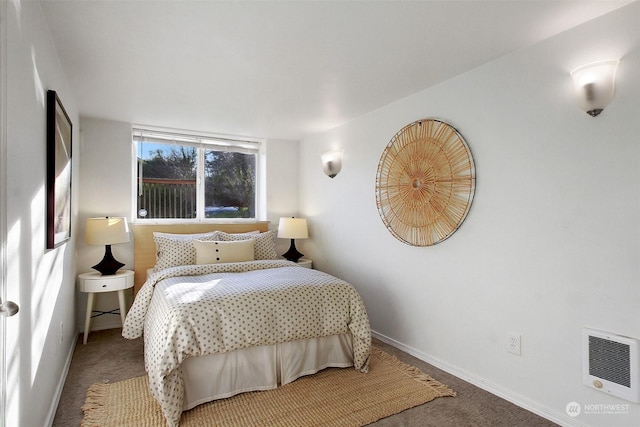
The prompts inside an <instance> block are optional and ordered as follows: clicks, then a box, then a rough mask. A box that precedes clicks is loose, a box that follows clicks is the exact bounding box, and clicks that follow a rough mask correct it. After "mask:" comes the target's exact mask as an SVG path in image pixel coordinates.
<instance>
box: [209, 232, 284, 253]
mask: <svg viewBox="0 0 640 427" xmlns="http://www.w3.org/2000/svg"><path fill="white" fill-rule="evenodd" d="M276 234H277V230H270V231H266V232H264V233H258V234H255V233H241V234H229V233H225V232H223V231H220V232H219V237H220V240H222V241H226V242H231V241H238V240H249V239H255V246H254V248H253V251H254V256H255V259H257V260H260V259H278V258H280V257H279V256H278V253H277V252H276Z"/></svg>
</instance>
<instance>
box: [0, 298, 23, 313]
mask: <svg viewBox="0 0 640 427" xmlns="http://www.w3.org/2000/svg"><path fill="white" fill-rule="evenodd" d="M18 310H20V307H18V304H16V303H15V302H13V301H5V302H2V300H0V316H4V317H11V316H13V315H14V314H16V313H17V312H18Z"/></svg>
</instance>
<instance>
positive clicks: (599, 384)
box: [582, 328, 640, 403]
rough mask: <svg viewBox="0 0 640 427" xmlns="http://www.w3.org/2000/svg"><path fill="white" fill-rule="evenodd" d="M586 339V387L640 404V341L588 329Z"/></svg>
mask: <svg viewBox="0 0 640 427" xmlns="http://www.w3.org/2000/svg"><path fill="white" fill-rule="evenodd" d="M582 336H583V348H584V354H583V357H582V379H583V382H584V384H585V385H586V386H587V387H591V388H594V389H596V390H599V391H603V392H605V393H609V394H611V395H613V396H617V397H620V398H622V399H626V400H630V401H631V402H635V403H640V358H639V355H638V353H639V351H640V341H638V340H637V339H634V338H629V337H623V336H620V335H615V334H611V333H609V332H604V331H598V330H595V329H586V328H585V329H583V333H582Z"/></svg>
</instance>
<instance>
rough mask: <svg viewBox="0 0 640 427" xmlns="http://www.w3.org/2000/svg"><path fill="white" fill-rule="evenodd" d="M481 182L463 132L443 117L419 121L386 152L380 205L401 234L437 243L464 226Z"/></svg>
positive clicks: (405, 238)
mask: <svg viewBox="0 0 640 427" xmlns="http://www.w3.org/2000/svg"><path fill="white" fill-rule="evenodd" d="M475 181H476V174H475V165H474V163H473V157H472V156H471V151H470V150H469V147H468V146H467V143H466V142H465V140H464V139H463V138H462V136H461V135H460V133H458V131H457V130H456V129H454V128H453V127H452V126H451V125H449V124H447V123H445V122H443V121H440V120H435V119H424V120H418V121H416V122H413V123H411V124H409V125H407V126H405V127H404V128H402V129H401V130H400V131H399V132H398V133H396V134H395V135H394V137H393V138H391V141H389V144H387V147H386V148H385V150H384V152H383V153H382V156H381V157H380V163H379V164H378V171H377V174H376V205H377V207H378V212H379V213H380V217H381V218H382V221H383V222H384V224H385V226H386V227H387V229H388V230H389V231H390V232H391V234H393V236H394V237H395V238H397V239H398V240H400V241H402V242H404V243H407V244H409V245H412V246H431V245H434V244H436V243H439V242H442V241H443V240H445V239H447V238H448V237H450V236H451V235H452V234H453V233H455V231H456V230H457V229H458V228H459V227H460V225H461V224H462V222H463V221H464V219H465V218H466V216H467V213H468V212H469V209H470V207H471V201H472V200H473V194H474V191H475Z"/></svg>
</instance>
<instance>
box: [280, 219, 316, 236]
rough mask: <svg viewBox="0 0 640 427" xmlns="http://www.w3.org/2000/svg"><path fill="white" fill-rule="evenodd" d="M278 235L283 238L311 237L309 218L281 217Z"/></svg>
mask: <svg viewBox="0 0 640 427" xmlns="http://www.w3.org/2000/svg"><path fill="white" fill-rule="evenodd" d="M278 237H280V238H282V239H306V238H307V237H309V232H308V231H307V220H306V219H304V218H280V222H279V224H278Z"/></svg>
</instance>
